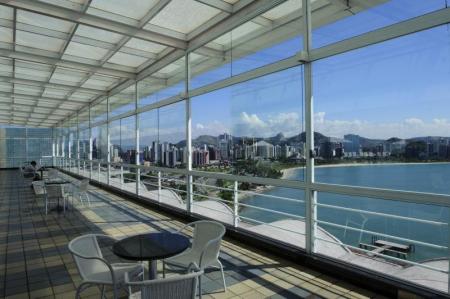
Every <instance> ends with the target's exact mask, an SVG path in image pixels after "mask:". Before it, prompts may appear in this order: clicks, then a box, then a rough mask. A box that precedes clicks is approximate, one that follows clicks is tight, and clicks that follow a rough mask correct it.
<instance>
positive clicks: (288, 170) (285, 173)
mask: <svg viewBox="0 0 450 299" xmlns="http://www.w3.org/2000/svg"><path fill="white" fill-rule="evenodd" d="M430 164H450V162H379V163H336V164H325V165H316V166H315V168H332V167H359V166H389V165H430ZM305 168H306V166H295V167H289V168H285V169H282V170H281V172H282V173H283V175H282V176H281V179H289V177H290V176H292V175H293V173H294V172H295V171H296V170H298V169H305Z"/></svg>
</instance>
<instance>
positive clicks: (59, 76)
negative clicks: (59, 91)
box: [50, 70, 84, 84]
mask: <svg viewBox="0 0 450 299" xmlns="http://www.w3.org/2000/svg"><path fill="white" fill-rule="evenodd" d="M83 78H84V76H83V74H81V73H75V72H73V73H72V74H70V75H69V74H66V73H61V72H58V70H56V71H55V72H54V73H53V76H52V78H51V80H50V82H54V83H57V82H64V81H70V82H72V83H76V84H78V83H79V82H81V80H82V79H83Z"/></svg>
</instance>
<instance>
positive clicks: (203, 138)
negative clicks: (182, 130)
mask: <svg viewBox="0 0 450 299" xmlns="http://www.w3.org/2000/svg"><path fill="white" fill-rule="evenodd" d="M217 140H218V137H216V136H211V135H200V136H198V137H197V138H194V139H192V145H193V146H201V145H204V144H206V145H217ZM175 145H176V146H177V147H179V148H180V147H184V146H186V140H181V141H180V142H178V143H177V144H175Z"/></svg>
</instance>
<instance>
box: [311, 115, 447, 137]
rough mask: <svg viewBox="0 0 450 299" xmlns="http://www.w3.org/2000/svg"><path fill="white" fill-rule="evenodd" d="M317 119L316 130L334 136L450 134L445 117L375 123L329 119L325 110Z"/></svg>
mask: <svg viewBox="0 0 450 299" xmlns="http://www.w3.org/2000/svg"><path fill="white" fill-rule="evenodd" d="M318 116H320V117H318ZM317 119H319V121H317ZM315 120H316V122H315V124H314V129H315V131H317V132H320V133H322V134H324V135H327V136H333V137H343V136H344V135H345V134H349V133H352V134H358V135H361V136H364V137H368V138H380V139H386V138H390V137H400V138H411V137H418V136H449V135H450V122H448V120H447V119H445V118H440V119H433V120H432V121H431V122H425V121H424V120H422V119H420V118H407V119H404V120H399V121H398V122H380V123H374V122H368V121H361V120H358V119H355V120H329V119H327V118H326V114H325V112H318V113H316V114H315Z"/></svg>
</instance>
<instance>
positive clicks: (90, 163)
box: [88, 106, 93, 179]
mask: <svg viewBox="0 0 450 299" xmlns="http://www.w3.org/2000/svg"><path fill="white" fill-rule="evenodd" d="M88 125H89V178H90V179H92V149H93V146H92V128H91V107H90V106H89V110H88Z"/></svg>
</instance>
